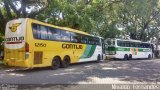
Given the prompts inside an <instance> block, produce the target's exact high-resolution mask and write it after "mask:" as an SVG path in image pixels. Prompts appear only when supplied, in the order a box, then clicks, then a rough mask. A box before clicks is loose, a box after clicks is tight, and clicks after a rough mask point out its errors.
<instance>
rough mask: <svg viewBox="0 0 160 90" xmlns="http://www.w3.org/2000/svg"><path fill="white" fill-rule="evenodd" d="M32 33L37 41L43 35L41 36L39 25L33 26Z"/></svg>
mask: <svg viewBox="0 0 160 90" xmlns="http://www.w3.org/2000/svg"><path fill="white" fill-rule="evenodd" d="M32 31H33V37H34V38H36V39H40V37H41V34H40V29H39V25H37V24H32Z"/></svg>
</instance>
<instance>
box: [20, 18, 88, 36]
mask: <svg viewBox="0 0 160 90" xmlns="http://www.w3.org/2000/svg"><path fill="white" fill-rule="evenodd" d="M21 19H27V21H28V20H29V21H31V22H34V23H37V24H41V25H45V26H50V27H54V28H58V29H62V30H67V31H71V32H76V33H80V34H84V35H90V34H88V33H86V32H83V31H79V30H76V29H72V28H68V27H60V26H56V25H52V24H48V23H45V22H41V21H38V20H35V19H31V18H21Z"/></svg>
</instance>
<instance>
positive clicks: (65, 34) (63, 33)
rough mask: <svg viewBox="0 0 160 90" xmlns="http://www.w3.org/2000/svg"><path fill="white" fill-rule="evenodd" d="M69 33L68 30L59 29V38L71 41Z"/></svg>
mask: <svg viewBox="0 0 160 90" xmlns="http://www.w3.org/2000/svg"><path fill="white" fill-rule="evenodd" d="M70 37H71V33H70V32H69V31H65V30H61V39H62V41H71V40H70Z"/></svg>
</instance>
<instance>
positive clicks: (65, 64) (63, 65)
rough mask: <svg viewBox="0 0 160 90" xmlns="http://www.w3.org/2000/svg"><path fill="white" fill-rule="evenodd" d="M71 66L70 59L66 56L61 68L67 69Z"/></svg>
mask: <svg viewBox="0 0 160 90" xmlns="http://www.w3.org/2000/svg"><path fill="white" fill-rule="evenodd" d="M69 64H70V58H69V57H68V56H65V57H64V58H63V61H62V62H61V67H62V68H67V67H68V66H69Z"/></svg>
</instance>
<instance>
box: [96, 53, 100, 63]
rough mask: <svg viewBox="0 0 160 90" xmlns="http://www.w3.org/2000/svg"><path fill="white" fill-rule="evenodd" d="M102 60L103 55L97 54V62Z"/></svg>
mask: <svg viewBox="0 0 160 90" xmlns="http://www.w3.org/2000/svg"><path fill="white" fill-rule="evenodd" d="M100 61H101V56H100V55H98V56H97V60H96V62H97V63H99V62H100Z"/></svg>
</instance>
